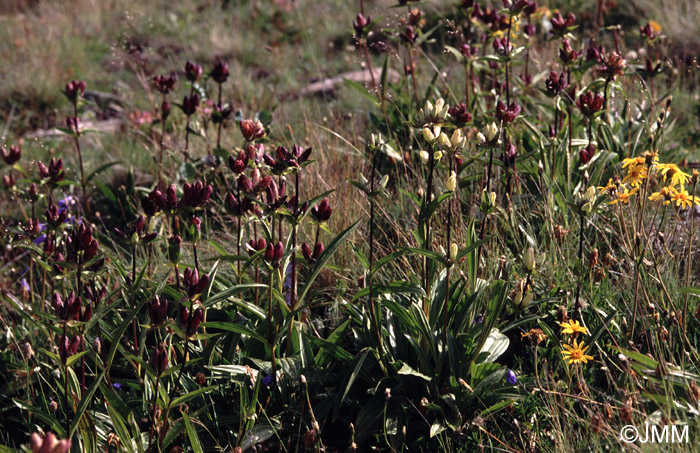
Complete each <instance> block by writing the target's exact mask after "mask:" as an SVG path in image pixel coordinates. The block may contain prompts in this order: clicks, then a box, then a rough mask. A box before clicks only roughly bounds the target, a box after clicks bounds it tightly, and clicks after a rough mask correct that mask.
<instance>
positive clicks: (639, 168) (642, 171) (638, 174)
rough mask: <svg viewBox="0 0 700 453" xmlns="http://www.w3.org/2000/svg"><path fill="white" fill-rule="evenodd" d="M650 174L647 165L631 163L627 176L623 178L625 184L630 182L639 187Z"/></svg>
mask: <svg viewBox="0 0 700 453" xmlns="http://www.w3.org/2000/svg"><path fill="white" fill-rule="evenodd" d="M647 176H648V173H647V167H646V165H644V164H642V165H630V166H629V168H627V176H625V177H624V178H622V182H623V183H624V184H626V183H630V185H631V186H632V187H638V186H639V185H640V184H641V183H642V181H643V180H644V179H645V178H646V177H647Z"/></svg>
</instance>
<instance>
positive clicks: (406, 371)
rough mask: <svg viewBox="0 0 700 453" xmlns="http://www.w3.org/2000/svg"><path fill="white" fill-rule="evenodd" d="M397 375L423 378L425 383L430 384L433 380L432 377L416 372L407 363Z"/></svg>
mask: <svg viewBox="0 0 700 453" xmlns="http://www.w3.org/2000/svg"><path fill="white" fill-rule="evenodd" d="M397 373H398V374H403V375H405V376H415V377H418V378H421V379H423V380H425V381H428V382H430V381H431V380H432V378H431V377H430V376H426V375H425V374H423V373H420V372H418V371H416V370H414V369H413V368H411V367H410V366H409V365H408V364H406V363H404V364H403V365H402V366H401V369H399V371H397Z"/></svg>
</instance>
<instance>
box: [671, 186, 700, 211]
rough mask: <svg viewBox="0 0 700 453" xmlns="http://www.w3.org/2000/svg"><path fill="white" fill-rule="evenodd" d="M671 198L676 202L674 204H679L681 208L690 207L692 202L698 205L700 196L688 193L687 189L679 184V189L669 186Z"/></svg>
mask: <svg viewBox="0 0 700 453" xmlns="http://www.w3.org/2000/svg"><path fill="white" fill-rule="evenodd" d="M671 200H672V201H675V202H676V206H680V207H681V209H685V208H690V207H692V206H693V203H695V204H698V205H700V198H698V197H696V196H693V195H690V194H688V191H687V190H685V188H684V187H683V186H681V190H678V189H676V188H675V187H671Z"/></svg>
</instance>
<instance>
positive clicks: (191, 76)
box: [185, 61, 202, 83]
mask: <svg viewBox="0 0 700 453" xmlns="http://www.w3.org/2000/svg"><path fill="white" fill-rule="evenodd" d="M185 74H186V76H187V80H189V81H190V82H193V83H194V82H196V81H197V80H199V78H200V77H202V67H201V66H200V65H198V64H196V63H192V62H191V61H188V62H187V63H185Z"/></svg>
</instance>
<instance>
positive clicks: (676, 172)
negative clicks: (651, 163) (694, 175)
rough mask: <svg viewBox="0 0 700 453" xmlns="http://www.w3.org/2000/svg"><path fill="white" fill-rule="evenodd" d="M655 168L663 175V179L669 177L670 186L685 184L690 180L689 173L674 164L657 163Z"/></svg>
mask: <svg viewBox="0 0 700 453" xmlns="http://www.w3.org/2000/svg"><path fill="white" fill-rule="evenodd" d="M656 170H657V171H658V172H659V173H661V174H662V175H664V181H666V180H667V179H669V178H670V179H671V185H672V186H676V185H680V186H685V185H686V184H687V183H688V181H690V175H689V174H688V173H683V172H682V171H681V169H680V168H678V165H676V164H659V165H657V166H656Z"/></svg>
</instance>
